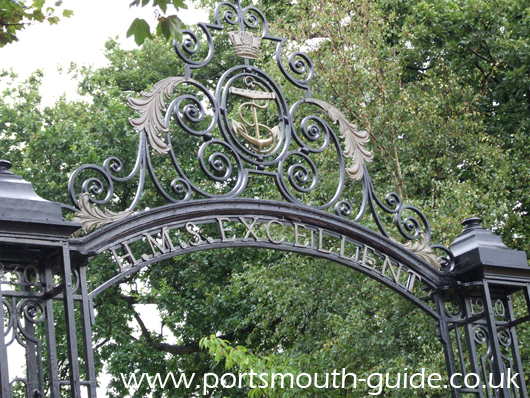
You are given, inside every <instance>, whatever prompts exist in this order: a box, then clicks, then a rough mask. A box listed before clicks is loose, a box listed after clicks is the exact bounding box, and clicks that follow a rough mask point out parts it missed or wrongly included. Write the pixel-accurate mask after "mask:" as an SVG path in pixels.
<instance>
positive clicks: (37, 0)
mask: <svg viewBox="0 0 530 398" xmlns="http://www.w3.org/2000/svg"><path fill="white" fill-rule="evenodd" d="M44 3H45V0H33V4H32V5H31V6H32V7H33V8H36V9H38V10H40V9H42V7H44Z"/></svg>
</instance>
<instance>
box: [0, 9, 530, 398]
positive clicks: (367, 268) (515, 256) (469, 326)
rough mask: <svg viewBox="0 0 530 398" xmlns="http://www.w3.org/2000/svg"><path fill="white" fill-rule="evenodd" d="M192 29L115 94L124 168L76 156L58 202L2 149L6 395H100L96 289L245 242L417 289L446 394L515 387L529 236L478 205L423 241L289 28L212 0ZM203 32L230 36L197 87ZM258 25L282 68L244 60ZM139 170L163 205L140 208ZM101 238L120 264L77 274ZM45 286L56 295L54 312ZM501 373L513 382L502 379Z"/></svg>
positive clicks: (0, 250) (522, 391)
mask: <svg viewBox="0 0 530 398" xmlns="http://www.w3.org/2000/svg"><path fill="white" fill-rule="evenodd" d="M199 28H200V29H201V31H202V33H203V34H204V36H205V37H206V43H202V44H201V41H200V40H199V38H198V36H197V35H196V34H195V33H194V32H192V31H184V35H185V39H184V40H183V41H182V43H176V44H175V46H174V47H175V50H176V53H177V55H178V56H179V57H180V59H181V60H182V61H183V62H184V64H185V73H184V76H178V77H168V78H167V79H164V80H162V81H160V82H159V83H157V84H156V85H155V86H154V87H153V89H152V90H151V91H150V92H148V93H146V94H143V95H142V98H129V99H128V101H129V104H130V106H131V107H132V108H133V109H135V110H137V111H138V112H139V113H140V116H139V117H138V118H136V119H134V120H132V121H131V123H132V125H133V128H134V129H135V130H137V131H138V133H139V147H138V153H137V158H136V162H135V165H134V167H133V168H132V170H131V171H130V172H129V173H128V174H127V175H123V174H124V171H123V165H122V162H121V161H120V160H119V159H117V158H115V157H110V158H108V159H107V160H106V161H105V162H104V163H103V164H102V165H101V166H100V165H85V166H82V167H80V168H79V169H77V170H76V171H75V172H74V173H73V174H72V175H71V177H70V183H69V193H70V196H71V199H72V201H73V204H74V206H75V208H70V207H69V206H65V205H61V204H59V203H54V202H48V201H45V200H43V199H42V198H40V197H38V196H37V195H36V194H35V192H34V191H33V188H32V186H31V184H30V183H28V182H26V181H24V180H22V179H21V177H19V176H16V175H14V174H13V173H12V172H11V171H10V170H9V169H10V167H11V165H10V163H9V162H7V161H0V263H1V265H2V279H1V284H0V299H1V301H2V303H3V305H2V306H1V307H0V308H1V309H0V316H1V317H2V318H3V319H4V333H3V335H2V336H0V391H1V393H2V397H3V398H10V397H12V396H13V390H14V386H16V388H17V389H18V390H20V391H23V393H22V394H25V396H26V397H34V398H36V397H44V396H50V397H55V398H58V397H59V396H60V394H61V391H62V390H63V389H65V388H67V389H69V391H70V395H71V396H72V397H80V396H81V390H84V389H86V391H87V395H88V396H89V397H95V396H96V372H95V364H94V354H93V344H92V334H91V328H92V326H93V324H94V322H95V319H94V313H93V308H92V302H93V299H94V297H95V296H96V295H97V294H99V293H100V292H102V291H103V290H105V289H106V288H108V287H109V286H112V285H114V284H116V283H118V282H119V281H120V280H122V279H123V278H125V277H127V276H129V275H132V274H134V273H135V272H137V271H139V270H140V269H142V268H144V267H147V266H150V265H151V264H154V263H156V262H158V261H161V260H165V259H168V258H172V257H175V256H179V255H182V254H185V253H189V252H194V251H201V250H212V249H216V248H222V247H245V246H253V247H263V248H269V249H273V250H284V251H290V252H296V253H302V254H306V255H309V256H315V257H322V258H325V259H328V260H330V261H333V262H337V263H340V264H343V265H344V266H347V267H350V268H352V269H354V270H357V271H359V272H362V273H365V274H366V275H368V276H370V277H371V278H373V279H375V280H377V281H379V282H380V283H382V284H384V285H386V286H388V287H389V288H391V289H393V290H394V291H396V292H397V293H399V294H401V295H402V296H403V297H405V298H406V299H408V300H410V301H411V302H413V303H414V304H415V305H416V306H418V307H419V308H420V309H422V310H423V311H424V312H425V313H427V314H428V315H429V316H431V317H432V318H433V320H434V322H436V325H437V327H438V330H439V337H440V340H441V342H442V345H443V347H444V351H445V357H446V363H447V371H448V375H449V377H450V379H451V381H452V382H454V384H453V385H454V386H455V387H454V388H452V389H451V391H452V396H453V397H462V396H468V395H466V394H471V396H475V397H504V398H507V397H527V396H528V394H527V391H526V386H525V381H524V377H523V367H522V363H521V357H520V353H519V349H518V343H517V336H516V333H515V326H516V325H518V324H520V323H522V322H525V321H526V320H528V319H530V315H525V316H523V317H521V318H519V319H516V318H515V315H514V311H513V306H512V302H511V296H512V295H513V294H514V293H516V292H518V291H523V292H524V294H525V297H526V303H527V306H528V305H529V304H530V268H529V267H528V264H527V260H526V255H525V253H523V252H518V251H513V250H510V249H508V248H507V247H506V246H505V245H504V244H503V243H502V242H501V240H500V238H499V237H497V236H496V235H494V234H493V233H492V232H491V231H488V230H486V229H484V228H483V227H482V226H481V225H480V219H476V218H473V219H469V220H466V221H465V222H464V227H465V228H464V230H463V232H462V234H461V235H459V237H457V239H456V240H455V242H454V243H453V244H452V246H451V251H449V250H448V249H447V248H445V247H443V246H440V245H431V244H430V238H431V230H430V226H429V222H428V220H427V218H426V217H425V216H424V214H423V213H422V212H421V211H420V210H419V209H417V208H415V207H413V206H408V205H405V204H403V203H402V201H401V199H400V198H399V196H398V195H397V194H395V193H389V194H388V195H387V196H386V197H385V199H384V200H381V199H380V198H379V197H378V196H377V194H376V191H375V189H374V186H373V184H372V180H371V178H370V174H369V171H368V167H367V164H366V163H367V162H370V161H371V160H372V158H373V153H372V152H371V151H369V150H368V149H367V148H366V147H365V145H366V144H367V143H368V141H369V136H368V133H367V132H365V131H361V130H359V129H358V127H357V126H356V125H355V124H354V123H351V122H350V121H348V120H347V119H346V117H345V115H344V114H343V113H342V112H340V111H339V110H338V109H337V108H335V107H334V106H332V105H330V104H328V103H326V102H324V101H321V100H319V99H315V98H313V97H312V94H311V86H310V82H311V80H312V78H313V75H314V69H313V65H312V63H311V60H310V59H309V57H308V56H307V55H306V54H304V53H301V52H294V53H292V54H291V55H290V56H289V57H284V53H285V44H286V39H285V38H281V37H276V36H272V35H270V34H269V31H268V24H267V21H266V19H265V17H264V15H263V14H262V13H261V11H260V10H258V9H257V8H255V7H253V6H248V7H245V8H243V7H242V6H241V4H240V3H239V1H237V2H235V3H231V2H228V1H223V2H222V3H220V5H219V6H218V7H217V9H216V11H215V14H214V21H213V23H200V24H199ZM214 33H216V35H215V34H214ZM214 36H215V40H220V41H222V40H225V41H230V43H231V44H232V46H233V51H234V59H236V60H237V61H238V62H236V64H235V66H233V67H230V68H229V69H227V70H226V71H225V72H224V74H223V75H222V76H221V78H220V79H219V81H218V82H216V83H215V84H214V88H213V89H209V88H208V84H206V83H201V82H200V81H199V80H196V79H195V78H194V77H193V72H194V71H195V70H196V69H198V68H202V67H204V66H206V65H207V64H208V63H209V62H210V61H211V60H212V58H213V57H214V55H215V53H216V51H215V43H216V42H215V40H214ZM264 41H268V42H270V43H273V44H275V45H276V49H275V52H274V54H273V55H274V58H275V60H276V65H277V68H278V71H279V73H278V74H277V75H274V76H273V75H271V74H269V73H266V72H265V71H264V70H263V69H261V68H260V66H259V62H258V61H256V60H259V57H260V47H261V44H262V42H264ZM204 45H206V46H207V48H206V49H204V48H202V47H201V46H204ZM200 54H204V58H203V59H197V57H199V56H200ZM278 79H283V80H282V83H281V85H285V84H287V83H288V84H291V85H292V86H293V87H294V88H295V89H299V93H300V94H301V97H302V98H300V99H299V100H297V101H296V102H295V103H293V104H292V105H291V106H290V107H289V106H288V101H287V98H286V96H285V95H284V92H283V91H282V90H281V88H280V87H281V85H280V84H279V83H278ZM175 90H177V92H178V94H177V95H176V96H175V95H174V94H173V93H174V91H175ZM173 97H174V99H173V100H172V101H171V102H170V103H169V105H168V106H167V109H166V104H165V101H166V99H167V100H169V99H171V98H173ZM309 109H313V111H311V112H309ZM333 125H335V126H336V127H337V128H338V133H337V132H336V129H335V128H333ZM175 131H178V133H179V134H180V135H179V136H175V135H174V133H175ZM341 142H342V144H341ZM190 143H191V144H190ZM186 145H189V148H194V150H196V152H197V154H196V159H195V161H196V167H195V168H191V169H189V168H188V169H186V167H185V165H184V164H183V162H182V160H181V157H182V154H183V152H185V151H183V147H185V146H186ZM177 147H178V148H177ZM177 149H179V150H180V151H179V150H177ZM194 156H195V155H193V157H194ZM158 159H165V160H166V161H167V163H166V166H168V165H169V166H170V169H171V172H170V173H169V175H162V176H161V174H160V173H157V172H156V167H157V166H156V163H157V162H158V161H159V160H158ZM319 166H320V167H319ZM332 166H333V167H332ZM166 169H167V167H166ZM148 177H149V178H150V180H151V182H152V183H153V184H154V186H155V187H156V188H157V190H158V192H159V194H160V195H161V197H162V198H164V199H165V201H166V202H167V203H168V204H167V205H166V206H162V207H158V208H154V209H148V210H145V209H144V210H141V209H139V208H138V204H139V201H140V198H141V195H142V193H143V189H144V184H145V182H146V179H147V178H148ZM253 178H262V181H265V182H267V183H270V189H269V190H268V191H269V192H272V191H274V193H273V194H270V195H269V200H266V199H263V198H246V197H245V194H246V192H247V191H248V185H249V183H250V181H251V180H252V179H253ZM133 179H135V180H136V181H137V183H136V185H137V191H136V194H135V196H134V198H133V199H132V200H131V201H130V203H129V205H128V207H127V209H126V210H121V211H113V210H112V205H113V203H114V200H115V198H114V194H115V190H114V187H115V185H116V184H120V183H124V182H127V181H132V180H133ZM323 181H325V182H326V183H327V182H329V181H334V185H333V189H331V190H330V189H329V186H328V188H326V189H325V190H323V189H322V188H321V187H322V185H325V184H323ZM353 190H355V192H356V193H352V191H353ZM326 192H327V193H328V195H327V197H325V196H326V195H324V193H326ZM329 192H331V193H329ZM356 196H357V199H358V201H357V202H358V203H359V204H358V206H357V211H355V210H354V209H355V207H356V206H355V203H354V201H353V200H352V198H355V197H356ZM271 197H272V199H275V200H270V199H271ZM65 209H66V210H73V211H74V212H75V216H74V218H73V220H72V221H66V220H64V219H63V217H62V210H65ZM370 216H371V217H370ZM388 217H391V218H392V219H393V228H394V231H395V234H394V236H395V235H399V236H400V239H401V241H406V243H400V241H398V240H394V239H392V237H391V232H389V231H388V230H387V228H386V227H385V219H386V218H388ZM362 221H367V224H368V225H371V226H372V227H373V228H374V230H371V229H368V228H366V227H364V226H362V225H360V223H361V222H362ZM98 228H99V229H98ZM81 229H82V231H80V230H81ZM95 229H96V230H95ZM94 230H95V231H94ZM80 233H81V234H83V236H82V237H79V234H80ZM72 234H74V236H72ZM103 252H107V253H110V254H111V256H112V258H113V265H114V266H115V268H116V270H115V271H116V272H115V275H114V276H113V277H112V278H110V279H109V280H108V281H107V282H105V283H103V284H102V285H101V286H99V287H97V288H96V289H94V290H93V291H88V288H87V278H86V269H87V264H88V260H89V259H90V258H91V257H94V256H97V255H99V254H101V253H103ZM435 252H438V255H437V254H436V253H435ZM426 293H428V295H429V297H430V298H431V299H432V301H431V302H426V301H425V300H424V298H425V294H426ZM54 303H63V304H64V305H63V306H62V307H61V308H60V311H61V316H56V313H57V312H58V307H57V306H56V305H54ZM59 332H60V333H64V334H65V336H66V339H67V343H68V344H67V352H68V372H67V374H59V370H58V369H59V366H58V347H57V344H56V342H57V339H56V337H57V333H59ZM78 341H80V342H82V344H81V346H78ZM17 344H18V345H19V346H20V348H19V352H23V353H24V357H25V363H26V369H27V370H26V376H25V377H21V378H12V376H10V371H9V363H10V362H9V360H12V356H10V355H8V348H9V347H12V346H14V345H17ZM43 353H46V355H44V354H43ZM44 359H45V361H44ZM44 362H46V363H44ZM471 374H477V375H479V376H480V380H479V383H477V384H476V386H474V387H473V388H468V387H464V380H465V381H468V379H469V376H470V375H471ZM514 375H515V376H514ZM510 379H513V380H515V381H516V382H517V384H518V385H519V387H520V388H518V389H515V388H513V387H511V386H510V385H509V383H506V380H510ZM486 380H488V381H490V380H491V382H492V384H493V385H494V386H497V387H490V386H487V385H486V384H485V381H486ZM467 384H468V386H469V383H467ZM458 386H460V387H458Z"/></svg>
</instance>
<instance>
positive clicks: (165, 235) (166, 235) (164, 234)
mask: <svg viewBox="0 0 530 398" xmlns="http://www.w3.org/2000/svg"><path fill="white" fill-rule="evenodd" d="M143 236H145V237H146V238H147V241H148V242H149V246H151V250H152V251H153V256H154V257H156V256H157V252H156V250H155V248H157V249H158V250H159V251H160V253H162V254H165V253H166V252H167V250H168V249H167V248H166V242H167V243H168V246H169V249H170V251H174V250H175V247H174V246H173V242H171V239H170V237H169V233H168V229H167V227H164V228H162V245H160V244H159V243H158V242H157V241H156V239H153V237H152V236H151V235H150V234H148V233H145V234H143Z"/></svg>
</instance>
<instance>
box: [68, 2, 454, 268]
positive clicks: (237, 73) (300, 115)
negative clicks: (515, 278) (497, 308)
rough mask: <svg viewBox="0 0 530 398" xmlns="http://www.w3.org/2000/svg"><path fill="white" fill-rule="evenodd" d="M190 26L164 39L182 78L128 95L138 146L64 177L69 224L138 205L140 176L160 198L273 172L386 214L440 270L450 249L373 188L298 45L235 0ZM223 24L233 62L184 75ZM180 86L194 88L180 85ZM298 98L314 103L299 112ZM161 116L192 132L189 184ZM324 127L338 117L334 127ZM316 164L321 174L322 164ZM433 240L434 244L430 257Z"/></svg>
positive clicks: (303, 201) (361, 141)
mask: <svg viewBox="0 0 530 398" xmlns="http://www.w3.org/2000/svg"><path fill="white" fill-rule="evenodd" d="M198 27H199V28H200V30H201V31H202V33H203V35H204V37H205V38H206V44H205V43H204V42H201V40H200V39H199V37H198V35H197V34H196V33H195V32H193V31H191V30H185V31H183V36H184V40H183V41H182V42H181V43H175V44H174V48H175V51H176V53H177V55H178V57H179V58H180V59H181V60H182V61H183V62H184V64H185V73H184V76H177V77H168V78H166V79H163V80H161V81H160V82H158V83H156V84H155V85H154V87H153V88H152V90H151V91H149V92H148V93H144V94H142V97H141V98H131V97H129V98H128V102H129V105H130V106H131V107H132V108H133V109H135V110H136V111H138V112H139V114H140V116H139V117H137V118H135V119H133V120H131V124H132V126H133V128H134V129H135V130H136V131H138V132H139V148H138V154H137V159H136V162H135V165H134V167H133V168H132V170H131V171H130V173H129V174H128V175H126V176H120V175H121V174H122V172H123V164H122V161H121V160H120V159H118V158H116V157H110V158H108V159H107V160H105V161H104V162H103V165H102V166H98V165H92V164H91V165H84V166H81V167H80V168H78V169H77V170H76V171H75V172H74V173H73V174H72V175H71V177H70V182H69V193H70V197H71V199H72V201H73V203H74V205H75V207H76V208H77V212H76V215H75V218H74V221H78V222H82V223H83V231H84V232H85V233H89V232H90V231H91V230H92V229H94V228H98V227H102V226H104V225H106V224H109V223H112V222H114V221H117V220H120V219H123V218H125V217H128V216H129V215H131V214H132V213H133V212H135V211H138V210H139V209H138V208H137V205H138V202H139V200H140V197H141V196H142V193H143V190H144V186H145V183H146V178H147V174H148V175H149V177H150V179H151V180H152V182H153V184H154V186H155V187H156V189H157V190H158V192H159V193H160V194H161V196H162V197H163V198H164V199H165V201H166V202H167V203H178V202H182V201H189V200H195V199H200V198H219V199H222V198H227V197H238V196H241V195H242V194H243V192H244V191H245V189H246V188H247V187H248V184H249V181H250V180H251V179H252V178H253V176H256V175H261V176H266V177H268V178H270V179H272V180H273V181H274V183H272V184H271V188H270V189H276V190H277V192H278V193H279V194H280V196H281V198H282V199H283V200H286V201H288V202H291V203H296V204H299V205H307V206H313V207H316V208H318V209H321V210H331V211H334V212H335V213H336V214H337V215H340V216H343V217H347V218H349V219H351V220H353V221H354V222H360V221H361V220H362V219H363V218H364V217H365V215H366V213H367V212H369V213H371V215H372V216H373V223H375V225H376V227H377V228H378V229H379V231H380V233H381V234H383V235H384V236H386V237H390V233H389V232H388V231H387V228H386V227H385V226H384V225H383V221H382V218H381V216H380V212H383V213H384V214H387V215H391V216H392V217H393V219H394V224H395V227H396V228H397V231H398V232H399V235H400V236H401V238H404V239H405V240H408V241H415V242H413V243H410V244H407V245H405V247H406V248H407V249H409V250H412V251H413V252H416V253H417V254H419V255H420V256H421V257H422V258H423V259H424V260H426V261H427V262H428V263H430V264H431V265H433V266H434V267H436V268H440V266H441V267H442V268H443V269H445V270H451V268H452V265H451V263H452V261H451V258H450V256H451V254H450V252H449V251H447V249H445V248H444V247H443V246H439V245H434V246H430V240H431V229H430V226H429V222H428V220H427V218H426V217H425V215H424V214H423V213H422V212H421V211H420V210H419V209H417V208H416V207H414V206H408V205H404V204H403V203H402V201H401V199H400V197H399V196H398V195H397V194H396V193H394V192H391V193H389V194H388V195H386V197H385V199H384V200H381V199H380V198H379V197H378V196H377V194H376V192H375V189H374V186H373V184H372V180H371V178H370V175H369V173H368V170H367V167H366V163H368V162H371V161H372V160H373V157H374V154H373V152H372V151H370V150H369V149H368V148H367V147H366V145H367V144H368V142H369V134H368V132H366V131H363V130H361V129H359V128H358V126H357V125H356V124H355V123H352V122H351V121H349V120H348V119H347V117H346V116H345V115H344V114H343V113H342V112H341V111H340V110H339V109H337V108H336V107H334V106H333V105H331V104H328V103H327V102H325V101H322V100H319V99H315V98H313V97H312V93H311V85H310V83H311V81H312V79H313V77H314V74H315V70H314V67H313V64H312V62H311V59H310V58H309V57H308V56H307V55H306V54H304V53H302V52H300V51H296V52H293V53H292V54H290V55H289V56H288V57H284V53H285V47H286V45H285V44H286V42H287V40H286V39H285V38H282V37H276V36H272V35H270V34H269V25H268V22H267V20H266V18H265V16H264V15H263V13H262V12H261V11H260V10H259V9H257V8H256V7H254V6H248V7H243V6H242V5H241V3H240V1H235V2H229V1H222V2H221V3H220V4H219V5H218V6H217V9H216V10H215V13H214V21H213V23H199V24H198ZM224 31H228V35H226V37H224V39H225V41H230V43H231V44H232V46H233V51H234V58H235V59H237V60H239V64H238V65H236V66H233V67H231V68H229V69H228V70H226V71H225V72H224V73H223V74H222V76H221V78H220V79H219V80H218V82H217V83H216V86H215V91H214V92H212V91H213V90H212V91H210V90H209V89H208V88H207V87H206V85H205V84H203V83H201V82H200V81H198V80H196V79H194V78H193V77H192V72H193V71H195V70H197V69H199V68H203V67H205V66H207V65H208V64H209V62H210V61H211V60H212V58H213V57H214V55H215V53H216V48H215V41H214V33H216V32H224ZM265 41H267V42H271V43H274V44H275V45H276V49H275V53H274V58H275V60H276V64H277V67H278V70H279V71H280V72H281V76H283V78H285V79H286V81H287V82H288V83H290V84H291V85H292V86H294V88H295V89H301V94H302V97H303V98H302V99H300V100H298V101H297V102H296V103H294V104H293V105H292V106H291V107H289V105H288V103H287V99H286V97H285V95H284V93H283V92H282V90H281V88H280V86H279V85H278V84H277V83H276V81H275V80H274V79H273V78H272V77H271V75H269V74H268V73H266V72H265V71H264V70H262V69H260V67H258V66H257V65H259V64H257V63H256V61H255V60H256V59H259V57H260V47H261V45H262V43H264V42H265ZM204 45H207V51H205V49H204V48H203V46H204ZM199 54H205V55H204V58H203V59H198V58H197V57H198V56H199ZM285 61H286V62H285ZM189 89H193V90H195V91H194V93H191V94H190V91H189ZM175 91H176V92H177V96H176V98H174V97H175V95H174V92H175ZM168 100H171V101H170V102H169V105H168V104H166V101H168ZM308 107H312V108H313V109H316V112H312V113H307V112H308ZM324 117H326V118H327V120H325V119H324ZM265 119H266V120H265ZM172 124H175V125H176V127H178V129H179V134H182V133H183V134H185V135H187V136H188V137H195V138H196V139H197V140H198V141H197V142H196V143H195V144H194V145H195V148H196V150H197V160H198V167H197V168H196V169H193V174H196V173H197V171H200V172H201V173H202V178H201V179H200V180H199V181H195V180H194V179H193V178H191V177H190V176H189V172H187V171H186V170H185V167H184V165H183V164H182V162H179V155H181V153H180V151H182V148H181V147H180V146H181V145H180V144H181V143H182V142H184V139H183V138H182V137H181V136H179V137H172V135H171V128H170V127H171V125H172ZM333 125H337V126H338V132H336V131H335V129H334V128H333V127H332V126H333ZM324 151H327V152H326V153H329V156H331V158H332V159H333V162H334V163H333V167H331V168H336V174H335V175H334V178H335V179H336V181H335V185H334V186H333V187H332V188H331V189H330V188H326V189H328V192H332V193H331V194H328V196H327V197H326V198H325V199H322V198H321V197H319V201H318V203H317V201H316V200H315V197H316V196H322V195H320V193H319V192H320V191H319V189H323V188H322V186H324V185H325V183H324V182H326V183H327V182H328V180H330V177H329V175H328V174H326V173H324V174H322V170H319V167H318V164H317V162H316V161H315V158H317V157H318V156H320V155H321V154H322V153H323V152H324ZM157 156H165V157H167V158H169V161H170V164H171V166H172V168H173V170H172V171H171V174H173V177H170V179H171V182H170V183H169V184H167V183H164V182H163V181H161V176H160V173H157V172H156V171H155V167H154V165H153V162H154V161H155V160H156V157H157ZM328 165H329V163H328ZM326 169H327V170H326V171H329V169H330V167H329V166H328V167H326ZM86 172H92V173H93V174H90V176H89V177H87V178H85V180H84V181H83V182H82V183H79V182H77V180H78V179H80V180H82V179H83V177H81V176H82V175H84V173H86ZM166 174H167V173H166ZM164 178H165V179H167V178H168V177H167V176H166V175H165V176H164ZM133 179H135V181H137V183H136V186H137V187H136V194H135V195H134V197H133V198H132V200H130V201H129V203H128V205H127V207H126V208H125V209H122V210H121V211H111V210H109V209H108V208H106V207H105V206H106V205H109V203H110V204H112V201H117V200H119V199H118V198H116V197H115V184H118V183H124V182H129V181H131V180H133ZM348 179H349V180H354V181H360V182H361V184H360V190H361V194H360V195H361V197H362V199H361V200H360V203H359V204H358V206H356V207H358V210H354V205H353V204H352V199H351V197H352V196H354V195H353V194H352V193H351V192H345V186H346V184H347V180H348ZM204 181H210V182H211V184H213V188H212V185H210V189H208V188H206V187H205V183H204ZM98 206H99V207H98ZM434 249H441V250H442V251H444V252H445V257H443V258H442V261H441V264H440V261H439V259H438V257H437V256H436V255H435V253H434Z"/></svg>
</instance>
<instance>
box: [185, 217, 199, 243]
mask: <svg viewBox="0 0 530 398" xmlns="http://www.w3.org/2000/svg"><path fill="white" fill-rule="evenodd" d="M195 228H197V226H196V225H195V224H193V223H191V222H188V223H186V231H188V232H189V233H190V234H192V235H193V236H195V238H196V239H197V240H196V241H195V242H192V241H191V240H190V245H192V246H199V245H200V244H201V243H202V239H201V235H199V233H198V232H196V231H194V229H195Z"/></svg>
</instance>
